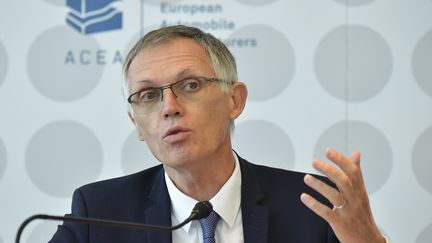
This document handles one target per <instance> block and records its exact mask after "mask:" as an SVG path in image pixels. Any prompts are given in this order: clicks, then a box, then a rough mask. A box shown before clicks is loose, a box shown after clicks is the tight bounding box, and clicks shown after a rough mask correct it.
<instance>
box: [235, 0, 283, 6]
mask: <svg viewBox="0 0 432 243" xmlns="http://www.w3.org/2000/svg"><path fill="white" fill-rule="evenodd" d="M237 1H239V2H241V3H244V4H247V5H255V6H261V5H267V4H270V3H274V2H276V1H278V0H237Z"/></svg>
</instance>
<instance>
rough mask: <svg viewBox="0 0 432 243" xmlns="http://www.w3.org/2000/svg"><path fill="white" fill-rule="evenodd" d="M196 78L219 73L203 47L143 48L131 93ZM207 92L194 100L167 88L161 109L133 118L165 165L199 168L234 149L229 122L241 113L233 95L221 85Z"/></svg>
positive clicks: (185, 43)
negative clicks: (226, 91)
mask: <svg viewBox="0 0 432 243" xmlns="http://www.w3.org/2000/svg"><path fill="white" fill-rule="evenodd" d="M194 76H203V77H208V78H210V77H216V74H215V73H214V70H213V68H212V67H211V65H210V61H209V58H208V55H207V53H206V52H205V50H204V49H203V48H202V47H201V46H200V45H199V44H198V43H196V42H195V41H194V40H192V39H187V38H178V39H174V40H171V41H169V42H167V43H164V44H160V45H158V46H156V47H152V48H147V49H144V50H142V51H141V52H140V53H139V54H138V55H137V56H136V57H135V58H134V59H133V61H132V63H131V65H130V68H129V72H128V82H129V91H130V93H134V92H136V91H139V90H142V89H143V88H146V87H161V86H164V85H168V84H171V83H174V82H175V81H178V80H181V79H184V78H187V77H194ZM207 89H208V90H207V92H206V94H207V95H206V96H205V97H203V98H202V99H199V100H193V101H191V100H184V99H180V98H179V97H178V98H176V96H175V95H174V94H173V93H172V91H171V89H165V90H164V91H163V101H161V103H160V105H159V106H158V108H157V109H155V110H153V111H151V112H150V113H148V114H138V113H134V112H132V113H131V114H130V115H131V119H132V121H133V123H134V124H135V126H136V128H137V131H138V137H139V139H140V140H143V141H146V143H147V145H148V147H149V148H150V150H151V151H152V153H153V154H154V155H155V157H156V158H158V159H159V160H160V161H161V162H162V163H164V164H165V165H166V166H170V167H178V168H190V169H192V168H193V166H197V163H194V162H199V161H202V160H205V159H206V158H211V156H213V155H217V154H218V153H221V152H222V151H225V152H226V151H227V149H228V150H230V149H231V142H230V121H231V119H234V118H235V117H237V116H238V115H239V114H240V113H239V112H238V111H237V110H236V109H235V104H234V103H235V102H233V99H232V92H228V93H224V92H223V91H222V90H221V89H220V88H219V87H218V83H217V82H209V83H208V87H207ZM240 112H241V111H240ZM198 166H199V165H198ZM201 166H204V165H201Z"/></svg>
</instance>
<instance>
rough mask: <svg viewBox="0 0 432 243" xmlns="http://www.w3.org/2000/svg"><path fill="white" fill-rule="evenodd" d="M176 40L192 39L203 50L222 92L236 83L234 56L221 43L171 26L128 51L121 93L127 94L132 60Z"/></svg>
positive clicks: (188, 28) (206, 34)
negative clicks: (148, 50)
mask: <svg viewBox="0 0 432 243" xmlns="http://www.w3.org/2000/svg"><path fill="white" fill-rule="evenodd" d="M176 38H190V39H193V40H195V41H196V42H197V43H198V44H200V45H201V46H202V47H203V48H204V50H205V51H206V52H207V55H208V57H209V61H210V64H211V66H212V68H213V70H214V72H215V73H216V76H217V78H219V79H221V80H223V81H224V82H219V84H220V86H221V89H222V90H224V91H225V92H227V91H228V86H229V85H228V84H232V83H234V82H237V80H238V78H237V66H236V62H235V59H234V56H233V55H232V54H231V52H230V51H229V50H228V48H227V47H226V46H225V44H224V43H223V42H222V41H220V40H219V39H217V38H216V37H214V36H213V35H211V34H209V33H205V32H203V31H202V30H200V29H198V28H195V27H189V26H184V25H173V26H168V27H163V28H160V29H157V30H153V31H151V32H149V33H147V34H146V35H144V36H143V37H142V38H141V39H140V40H139V41H138V42H137V43H136V44H135V45H134V46H133V47H132V49H131V50H130V51H129V53H128V54H127V56H126V59H125V61H124V63H123V77H124V82H123V92H124V95H125V96H127V94H128V93H129V90H128V80H127V77H128V73H129V68H130V65H131V63H132V61H133V59H134V58H135V57H136V56H137V55H138V54H139V53H140V52H141V51H142V50H143V49H145V48H151V47H155V46H158V45H160V44H163V43H167V42H169V41H171V40H173V39H176Z"/></svg>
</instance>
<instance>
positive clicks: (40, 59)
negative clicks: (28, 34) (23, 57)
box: [27, 26, 106, 101]
mask: <svg viewBox="0 0 432 243" xmlns="http://www.w3.org/2000/svg"><path fill="white" fill-rule="evenodd" d="M100 51H101V50H100V47H99V45H98V43H97V41H96V40H95V39H94V38H93V37H91V36H84V35H81V34H79V33H78V32H76V31H75V30H73V29H72V28H70V27H68V26H57V27H53V28H50V29H48V30H46V31H45V32H43V33H42V34H41V35H39V36H38V37H37V38H36V39H35V40H34V42H33V44H32V45H31V47H30V51H29V52H28V56H27V73H28V75H29V78H30V81H31V82H32V84H33V86H34V87H35V88H36V89H37V90H38V91H39V92H40V93H41V94H42V95H44V96H46V97H47V98H50V99H53V100H55V101H72V100H77V99H79V98H82V97H83V96H85V95H87V94H88V93H90V92H91V91H92V90H93V89H94V88H95V87H96V85H97V84H98V82H99V81H100V79H101V76H102V71H103V66H104V65H103V62H102V60H104V62H106V60H105V59H103V58H102V56H103V55H105V54H103V53H104V52H103V50H102V52H100Z"/></svg>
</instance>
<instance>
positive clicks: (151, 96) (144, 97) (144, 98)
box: [139, 89, 159, 103]
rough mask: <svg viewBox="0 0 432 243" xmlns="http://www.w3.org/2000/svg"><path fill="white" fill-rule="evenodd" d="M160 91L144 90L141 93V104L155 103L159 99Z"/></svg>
mask: <svg viewBox="0 0 432 243" xmlns="http://www.w3.org/2000/svg"><path fill="white" fill-rule="evenodd" d="M158 96H159V95H158V90H156V89H148V90H143V91H142V92H141V93H139V102H140V103H146V102H151V101H154V100H156V99H157V98H158Z"/></svg>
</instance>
